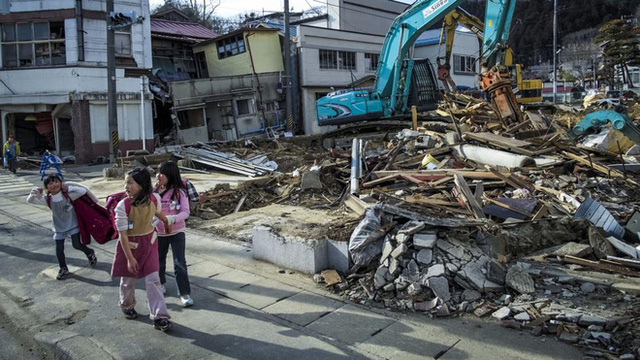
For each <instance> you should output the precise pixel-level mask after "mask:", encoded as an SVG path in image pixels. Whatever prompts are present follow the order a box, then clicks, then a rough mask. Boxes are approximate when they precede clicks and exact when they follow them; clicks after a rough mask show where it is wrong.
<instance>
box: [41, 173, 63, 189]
mask: <svg viewBox="0 0 640 360" xmlns="http://www.w3.org/2000/svg"><path fill="white" fill-rule="evenodd" d="M56 180H57V181H60V182H62V179H61V178H60V176H58V174H51V175H49V176H47V177H46V178H44V188H45V189H46V188H47V186H48V185H49V184H51V183H52V182H54V181H56Z"/></svg>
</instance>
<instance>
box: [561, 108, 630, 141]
mask: <svg viewBox="0 0 640 360" xmlns="http://www.w3.org/2000/svg"><path fill="white" fill-rule="evenodd" d="M607 123H611V126H612V127H613V128H614V129H616V130H618V131H620V132H622V133H623V134H624V135H625V136H626V137H628V138H629V139H631V140H633V142H635V143H636V144H640V129H638V127H637V126H636V125H635V124H634V123H633V120H631V118H630V117H629V116H627V115H626V114H624V113H622V112H617V111H614V110H600V111H594V112H592V113H590V114H587V115H586V116H585V117H584V118H583V119H582V120H581V121H580V122H579V123H577V124H576V125H575V126H574V127H573V129H571V131H570V132H568V133H567V135H569V137H571V138H573V139H576V138H579V137H582V136H584V135H586V134H588V133H589V132H592V131H594V130H598V129H599V128H601V127H602V126H603V125H605V124H607Z"/></svg>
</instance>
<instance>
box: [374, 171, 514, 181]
mask: <svg viewBox="0 0 640 360" xmlns="http://www.w3.org/2000/svg"><path fill="white" fill-rule="evenodd" d="M455 173H458V174H460V175H462V176H463V177H465V178H467V179H491V180H502V178H501V177H499V176H497V175H496V174H495V173H493V172H491V171H474V170H473V169H438V170H382V171H375V172H374V173H373V174H374V175H375V177H376V178H383V177H385V176H391V175H409V176H413V177H415V178H417V179H422V178H423V177H440V176H452V175H453V174H455ZM504 175H505V176H508V175H509V173H504Z"/></svg>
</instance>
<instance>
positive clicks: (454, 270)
mask: <svg viewBox="0 0 640 360" xmlns="http://www.w3.org/2000/svg"><path fill="white" fill-rule="evenodd" d="M445 266H446V267H447V270H448V271H449V272H450V273H452V274H455V273H457V272H458V270H460V268H459V267H458V266H456V264H454V263H450V262H449V263H447V264H446V265H445Z"/></svg>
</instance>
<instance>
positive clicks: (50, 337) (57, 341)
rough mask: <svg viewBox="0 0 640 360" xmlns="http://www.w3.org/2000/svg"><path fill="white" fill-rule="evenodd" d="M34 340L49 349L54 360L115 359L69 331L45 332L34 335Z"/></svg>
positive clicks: (82, 337)
mask: <svg viewBox="0 0 640 360" xmlns="http://www.w3.org/2000/svg"><path fill="white" fill-rule="evenodd" d="M34 338H35V340H36V341H37V342H38V343H40V344H41V345H43V346H45V347H47V348H49V349H51V351H52V352H53V356H54V358H55V359H57V360H74V359H92V360H93V359H95V360H114V359H115V357H113V356H112V355H111V354H109V353H108V352H106V351H105V350H104V349H102V348H101V347H100V346H98V345H97V344H96V343H94V342H93V341H91V340H90V339H89V338H87V337H85V336H82V335H80V334H77V333H74V332H71V331H65V330H62V331H56V332H45V333H40V334H38V335H36V336H35V337H34Z"/></svg>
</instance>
